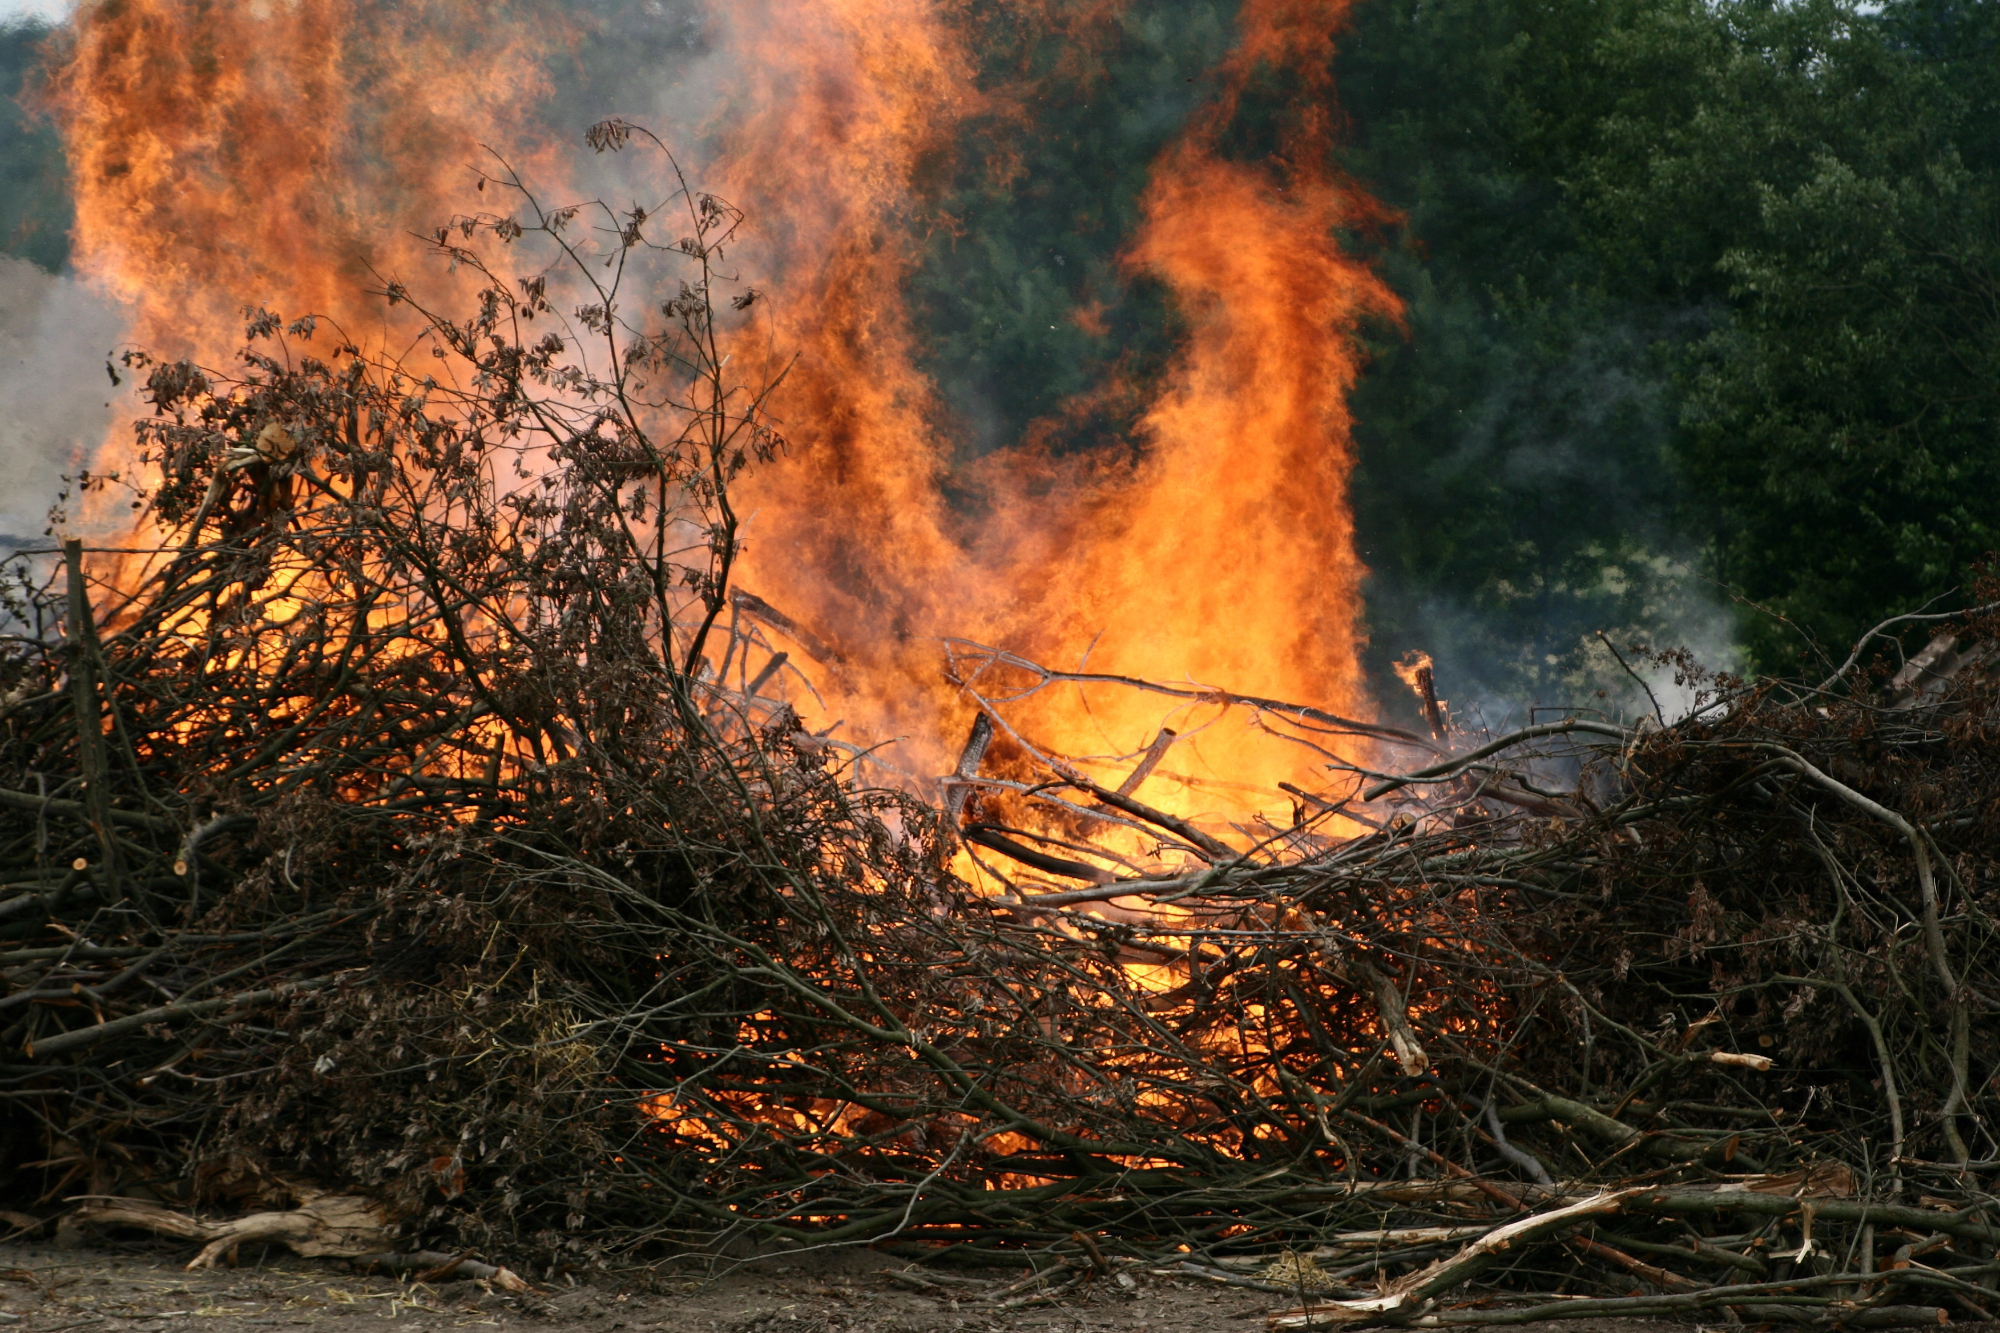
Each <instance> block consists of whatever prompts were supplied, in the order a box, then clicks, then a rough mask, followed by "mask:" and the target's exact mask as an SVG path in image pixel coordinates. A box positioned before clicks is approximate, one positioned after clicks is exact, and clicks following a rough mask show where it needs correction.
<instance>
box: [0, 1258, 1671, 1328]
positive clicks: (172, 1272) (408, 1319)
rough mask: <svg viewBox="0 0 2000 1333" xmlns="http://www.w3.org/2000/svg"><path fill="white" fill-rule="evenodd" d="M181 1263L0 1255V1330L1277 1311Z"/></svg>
mask: <svg viewBox="0 0 2000 1333" xmlns="http://www.w3.org/2000/svg"><path fill="white" fill-rule="evenodd" d="M194 1249H195V1247H194V1246H191V1245H189V1246H178V1247H177V1246H172V1245H154V1244H150V1243H148V1244H132V1245H124V1246H116V1245H113V1246H103V1245H100V1246H98V1247H95V1248H89V1249H58V1248H55V1247H53V1246H48V1245H35V1244H25V1245H20V1244H17V1245H0V1328H4V1329H5V1330H20V1331H21V1333H57V1331H58V1330H63V1331H64V1333H67V1331H68V1330H76V1331H77V1333H84V1330H88V1331H89V1333H122V1331H123V1330H126V1329H133V1330H144V1331H145V1333H172V1331H173V1330H179V1329H189V1330H194V1329H199V1330H203V1333H251V1331H252V1330H256V1331H257V1333H262V1330H265V1329H269V1328H274V1327H276V1328H285V1327H295V1326H302V1325H313V1324H327V1323H331V1324H334V1325H336V1326H337V1327H344V1328H346V1329H349V1330H352V1333H362V1331H363V1330H365V1329H369V1328H374V1327H379V1326H380V1324H381V1322H383V1321H393V1322H395V1323H397V1324H398V1325H400V1326H402V1327H405V1328H409V1329H445V1328H478V1327H493V1328H506V1329H514V1330H519V1331H520V1333H539V1331H540V1330H555V1329H563V1330H569V1329H576V1330H583V1331H584V1333H617V1331H618V1330H623V1329H632V1330H639V1329H661V1330H672V1331H673V1333H678V1331H679V1330H687V1333H957V1331H958V1330H1005V1331H1006V1333H1099V1330H1103V1331H1104V1333H1197V1331H1200V1333H1233V1331H1234V1330H1241V1331H1242V1333H1261V1330H1262V1329H1263V1319H1262V1316H1263V1314H1264V1313H1265V1312H1266V1311H1269V1310H1274V1309H1281V1308H1289V1306H1290V1304H1291V1302H1290V1301H1288V1300H1286V1299H1285V1298H1283V1297H1280V1296H1277V1295H1274V1294H1268V1293H1263V1292H1258V1291H1248V1290H1242V1289H1238V1288H1230V1287H1224V1288H1220V1289H1218V1288H1215V1287H1212V1286H1209V1285H1207V1284H1206V1283H1203V1282H1200V1281H1199V1280H1196V1279H1187V1278H1172V1277H1161V1276H1156V1275H1153V1274H1149V1273H1144V1272H1140V1273H1136V1274H1132V1275H1130V1276H1131V1279H1132V1281H1131V1285H1130V1286H1129V1287H1127V1286H1125V1285H1123V1284H1121V1283H1118V1282H1116V1281H1113V1280H1110V1279H1106V1280H1104V1281H1101V1282H1097V1283H1093V1284H1090V1286H1088V1287H1086V1288H1081V1289H1078V1290H1077V1291H1074V1292H1072V1293H1069V1294H1067V1295H1065V1297H1064V1298H1063V1299H1062V1300H1061V1301H1060V1302H1059V1303H1056V1304H1053V1305H1041V1306H1029V1307H1025V1308H1017V1309H1012V1310H1004V1311H996V1310H993V1309H991V1308H982V1307H980V1306H978V1305H975V1304H972V1303H970V1302H966V1301H961V1300H955V1299H953V1296H952V1294H950V1293H949V1292H941V1293H938V1294H929V1293H925V1292H921V1291H912V1290H908V1289H906V1284H907V1283H908V1282H909V1279H908V1278H905V1279H903V1282H902V1283H899V1282H898V1280H897V1279H895V1278H892V1277H890V1276H889V1274H890V1273H892V1272H895V1271H898V1270H902V1269H904V1268H906V1267H907V1265H905V1264H902V1263H900V1262H897V1261H893V1260H889V1259H886V1258H883V1257H882V1256H879V1255H871V1254H846V1255H839V1256H835V1257H832V1258H822V1259H815V1260H813V1261H812V1262H811V1263H809V1264H802V1263H799V1262H796V1261H789V1262H788V1261H785V1260H765V1261H761V1262H759V1263H756V1264H754V1265H751V1266H749V1267H747V1268H739V1269H737V1270H736V1271H734V1272H732V1273H727V1274H724V1275H722V1276H719V1277H716V1278H713V1279H709V1280H698V1279H696V1278H694V1277H693V1276H689V1277H687V1278H683V1279H675V1278H672V1277H668V1278H665V1279H662V1278H659V1277H654V1278H652V1279H651V1280H650V1281H648V1282H640V1281H624V1282H621V1281H620V1280H618V1279H617V1278H615V1277H600V1278H596V1279H593V1280H592V1281H589V1282H578V1283H576V1284H575V1285H570V1284H569V1283H568V1282H566V1281H565V1282H562V1283H558V1284H557V1285H555V1286H553V1287H547V1288H538V1289H537V1290H535V1291H534V1292H532V1293H530V1294H527V1295H522V1296H506V1295H502V1294H499V1293H494V1292H489V1291H484V1290H482V1289H481V1288H480V1287H479V1286H478V1285H476V1284H474V1283H470V1282H451V1283H443V1284H439V1285H437V1286H426V1285H423V1284H419V1283H409V1282H399V1281H396V1280H395V1279H393V1278H386V1277H380V1276H369V1275H363V1274H359V1273H356V1272H354V1271H353V1270H352V1269H351V1268H350V1267H349V1266H348V1265H346V1264H344V1263H340V1262H336V1261H329V1260H308V1259H299V1258H295V1257H293V1256H292V1255H291V1254H289V1253H288V1252H285V1251H282V1250H278V1249H276V1248H273V1249H271V1250H269V1251H268V1252H264V1253H261V1254H256V1253H252V1252H251V1249H250V1247H247V1246H246V1247H245V1249H244V1252H243V1253H242V1254H241V1255H240V1256H239V1259H240V1262H241V1265H242V1266H241V1267H238V1268H235V1269H228V1268H223V1269H219V1270H215V1271H210V1272H195V1273H188V1272H184V1271H182V1268H181V1265H182V1264H183V1263H185V1262H186V1261H187V1259H188V1258H189V1257H191V1256H192V1254H193V1252H194ZM917 1271H918V1272H919V1273H920V1274H921V1273H924V1272H926V1271H927V1270H917ZM921 1280H929V1279H928V1278H923V1279H921ZM948 1280H949V1279H948V1278H947V1282H948ZM1003 1280H1004V1275H1003ZM991 1282H992V1279H988V1281H987V1282H985V1283H983V1284H982V1285H986V1286H990V1285H991ZM968 1290H970V1289H968ZM1538 1330H1539V1333H1556V1331H1557V1330H1560V1333H1689V1331H1688V1330H1687V1329H1686V1326H1676V1325H1672V1324H1663V1323H1651V1322H1646V1321H1639V1320H1625V1321H1610V1320H1592V1321H1582V1320H1579V1321H1576V1322H1573V1323H1567V1324H1561V1325H1540V1326H1538V1325H1527V1326H1525V1333H1538Z"/></svg>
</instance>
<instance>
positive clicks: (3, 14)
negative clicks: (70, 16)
mask: <svg viewBox="0 0 2000 1333" xmlns="http://www.w3.org/2000/svg"><path fill="white" fill-rule="evenodd" d="M70 4H71V0H0V23H12V22H14V21H16V20H18V19H24V18H44V19H59V18H61V17H62V16H63V15H65V14H67V13H68V12H69V10H70Z"/></svg>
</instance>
